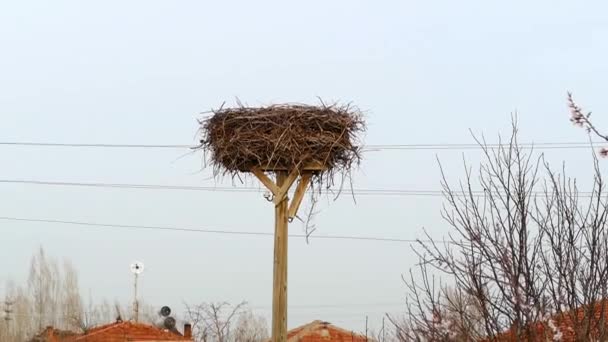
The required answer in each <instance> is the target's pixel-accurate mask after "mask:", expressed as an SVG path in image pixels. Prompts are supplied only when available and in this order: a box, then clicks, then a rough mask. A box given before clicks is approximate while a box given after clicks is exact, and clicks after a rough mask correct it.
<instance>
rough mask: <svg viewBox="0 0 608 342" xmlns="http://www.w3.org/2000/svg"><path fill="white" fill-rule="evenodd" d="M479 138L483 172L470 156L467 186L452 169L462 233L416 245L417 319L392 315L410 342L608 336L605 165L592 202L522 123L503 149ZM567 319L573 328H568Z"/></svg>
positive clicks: (411, 281)
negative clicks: (535, 148)
mask: <svg viewBox="0 0 608 342" xmlns="http://www.w3.org/2000/svg"><path fill="white" fill-rule="evenodd" d="M477 142H478V143H479V145H480V146H481V148H482V152H483V157H484V158H483V161H482V163H481V165H480V167H479V168H478V170H477V172H476V173H475V174H474V173H473V171H472V168H471V167H470V166H469V165H467V163H466V162H465V179H464V180H463V181H461V182H460V185H459V186H458V187H456V188H454V187H452V186H451V185H450V183H449V182H448V180H447V176H446V174H445V172H444V170H443V168H442V186H443V193H444V196H445V205H444V207H443V209H442V216H443V218H444V219H445V221H446V222H447V223H448V224H449V225H450V226H451V228H452V231H451V232H450V234H449V235H448V237H447V238H446V239H444V240H436V239H434V238H433V237H432V236H430V235H429V234H428V233H427V234H426V235H427V236H426V240H425V241H422V240H420V241H419V242H418V245H417V247H416V248H415V251H416V253H417V254H418V257H419V260H420V263H419V266H418V271H411V272H410V276H409V277H407V278H404V281H405V283H406V285H407V288H408V290H409V291H408V293H409V299H408V305H407V308H408V312H407V317H406V320H405V321H397V320H395V319H392V321H393V323H395V325H396V326H397V328H398V333H399V335H400V340H401V341H410V340H413V341H476V340H481V339H490V340H493V339H496V338H498V337H499V336H503V337H504V336H505V335H504V334H505V332H506V331H508V332H509V334H510V336H511V337H512V338H513V339H515V340H525V339H529V340H544V339H546V338H552V337H553V338H555V337H560V336H563V335H564V334H571V335H574V337H575V338H576V339H577V341H589V340H590V339H592V338H599V339H600V340H604V339H605V338H606V337H608V336H607V335H606V333H605V331H606V329H605V327H606V324H605V323H606V321H605V317H604V299H605V298H606V290H607V286H608V282H607V281H606V280H608V279H606V277H608V225H607V220H606V219H607V216H608V201H607V199H606V194H605V184H604V183H603V180H602V178H601V175H600V172H599V168H598V166H597V161H596V163H595V169H594V178H593V180H594V183H593V184H594V186H593V191H592V192H591V194H590V195H589V196H587V197H586V198H585V197H584V196H583V195H582V193H581V192H579V191H578V188H577V187H576V182H575V181H574V180H571V179H568V178H566V177H565V176H563V175H559V174H557V173H555V172H554V171H553V170H552V169H551V168H550V166H549V164H548V163H547V162H545V161H544V159H543V157H542V155H540V156H536V157H535V155H534V153H533V152H529V153H526V152H525V151H524V150H523V149H522V148H520V146H519V145H518V142H517V125H516V123H515V122H514V124H513V132H512V135H511V137H510V139H509V140H508V141H506V142H505V143H502V142H501V144H500V146H499V147H496V148H493V147H488V145H487V144H486V143H485V141H484V140H483V139H480V140H477ZM541 173H542V174H544V175H546V177H541ZM598 305H600V306H601V307H598ZM581 310H582V311H581ZM598 310H599V311H598ZM596 312H601V313H602V314H601V315H599V317H598V315H596V314H595V313H596ZM566 320H570V321H572V323H570V324H573V325H574V327H573V330H574V331H573V332H570V331H568V332H562V331H559V329H558V326H559V324H558V323H559V321H561V322H564V321H566Z"/></svg>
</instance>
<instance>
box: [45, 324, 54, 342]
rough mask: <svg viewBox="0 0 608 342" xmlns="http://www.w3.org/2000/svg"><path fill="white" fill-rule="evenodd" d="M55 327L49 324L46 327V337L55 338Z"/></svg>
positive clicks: (52, 339)
mask: <svg viewBox="0 0 608 342" xmlns="http://www.w3.org/2000/svg"><path fill="white" fill-rule="evenodd" d="M54 332H55V329H54V328H53V326H51V325H49V326H47V327H46V329H45V332H44V334H45V335H46V337H47V338H48V339H49V340H51V341H54V339H55V334H54Z"/></svg>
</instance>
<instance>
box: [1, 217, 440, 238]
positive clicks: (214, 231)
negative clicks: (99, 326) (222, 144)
mask: <svg viewBox="0 0 608 342" xmlns="http://www.w3.org/2000/svg"><path fill="white" fill-rule="evenodd" d="M0 220H4V221H18V222H33V223H49V224H66V225H78V226H86V227H95V228H122V229H134V230H164V231H178V232H190V233H206V234H224V235H245V236H274V234H273V233H267V232H248V231H235V230H223V229H200V228H184V227H173V226H150V225H130V224H110V223H96V222H85V221H68V220H53V219H33V218H21V217H9V216H0ZM288 236H289V237H293V238H305V237H306V235H305V234H289V235H288ZM311 238H314V239H328V240H355V241H378V242H406V243H417V242H431V241H428V240H417V239H400V238H391V237H377V236H350V235H313V236H312V237H311Z"/></svg>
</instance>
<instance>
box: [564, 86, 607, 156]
mask: <svg viewBox="0 0 608 342" xmlns="http://www.w3.org/2000/svg"><path fill="white" fill-rule="evenodd" d="M568 107H569V108H570V122H572V123H573V124H574V125H576V126H579V127H583V128H585V129H586V130H587V133H589V134H594V135H595V136H597V137H599V138H601V139H603V140H604V141H606V142H608V135H604V134H602V133H600V131H598V130H597V128H596V127H595V125H593V123H592V122H591V112H588V113H584V112H583V109H582V108H581V107H579V105H577V104H576V102H574V99H573V97H572V93H570V92H568ZM599 154H600V156H602V157H608V148H606V147H602V148H600V150H599Z"/></svg>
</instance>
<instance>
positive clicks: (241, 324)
mask: <svg viewBox="0 0 608 342" xmlns="http://www.w3.org/2000/svg"><path fill="white" fill-rule="evenodd" d="M269 337H270V336H269V335H268V324H267V322H266V319H265V318H264V317H261V316H256V315H255V314H254V313H253V312H252V311H251V310H247V311H242V312H241V313H240V315H239V318H238V320H237V322H236V326H235V328H234V341H235V342H236V341H239V342H261V341H266V340H267V339H268V338H269Z"/></svg>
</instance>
